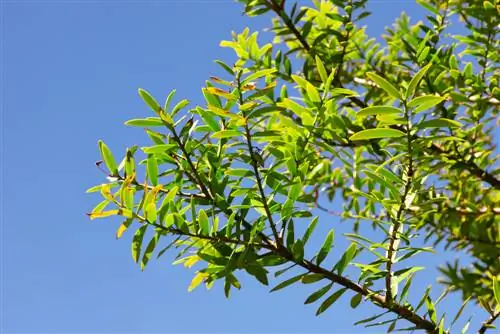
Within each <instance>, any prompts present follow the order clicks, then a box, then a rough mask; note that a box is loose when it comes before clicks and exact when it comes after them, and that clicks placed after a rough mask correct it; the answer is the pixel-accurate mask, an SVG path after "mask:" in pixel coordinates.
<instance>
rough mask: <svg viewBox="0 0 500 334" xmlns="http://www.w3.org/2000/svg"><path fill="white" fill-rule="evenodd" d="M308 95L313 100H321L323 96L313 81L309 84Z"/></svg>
mask: <svg viewBox="0 0 500 334" xmlns="http://www.w3.org/2000/svg"><path fill="white" fill-rule="evenodd" d="M306 91H307V96H308V97H309V99H310V100H311V101H312V102H320V101H321V96H319V92H318V90H317V89H316V87H314V86H313V85H312V84H311V83H308V85H307V90H306Z"/></svg>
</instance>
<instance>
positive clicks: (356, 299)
mask: <svg viewBox="0 0 500 334" xmlns="http://www.w3.org/2000/svg"><path fill="white" fill-rule="evenodd" d="M362 298H363V295H362V294H360V293H358V294H356V295H354V297H352V299H351V307H352V308H356V307H358V305H359V303H361V299H362Z"/></svg>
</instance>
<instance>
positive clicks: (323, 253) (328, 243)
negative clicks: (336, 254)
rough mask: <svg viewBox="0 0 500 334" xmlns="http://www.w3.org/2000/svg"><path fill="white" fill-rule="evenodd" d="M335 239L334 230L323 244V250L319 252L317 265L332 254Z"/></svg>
mask: <svg viewBox="0 0 500 334" xmlns="http://www.w3.org/2000/svg"><path fill="white" fill-rule="evenodd" d="M334 238H335V231H334V230H333V229H331V230H330V232H328V234H327V235H326V238H325V241H324V242H323V246H321V249H320V250H319V252H318V255H317V256H316V263H317V264H318V265H319V264H321V262H323V260H324V259H325V258H326V256H327V255H328V253H330V250H331V249H332V246H333V240H334Z"/></svg>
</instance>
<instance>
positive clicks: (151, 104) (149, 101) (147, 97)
mask: <svg viewBox="0 0 500 334" xmlns="http://www.w3.org/2000/svg"><path fill="white" fill-rule="evenodd" d="M138 92H139V95H140V96H141V97H142V99H143V100H144V102H146V104H147V105H148V106H149V107H150V108H151V109H152V110H153V111H154V112H155V113H159V112H160V110H161V106H160V104H159V103H158V102H156V100H155V99H154V97H152V96H151V94H149V93H148V92H147V91H146V90H144V89H142V88H139V90H138Z"/></svg>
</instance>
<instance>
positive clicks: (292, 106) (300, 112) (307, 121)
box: [278, 98, 314, 126]
mask: <svg viewBox="0 0 500 334" xmlns="http://www.w3.org/2000/svg"><path fill="white" fill-rule="evenodd" d="M278 107H284V108H287V109H289V110H290V111H292V112H293V113H294V114H296V115H297V116H299V117H300V118H301V119H302V123H303V124H304V125H306V126H308V125H313V124H314V118H313V117H312V115H311V112H310V111H309V110H308V109H306V108H305V107H303V106H301V105H300V104H298V103H297V102H295V101H293V100H291V99H288V98H286V99H284V100H283V102H280V103H278Z"/></svg>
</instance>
